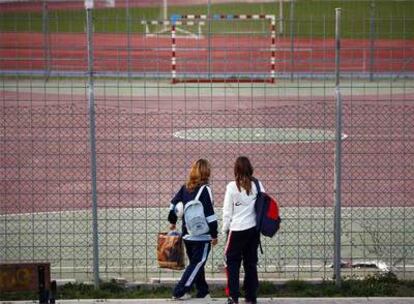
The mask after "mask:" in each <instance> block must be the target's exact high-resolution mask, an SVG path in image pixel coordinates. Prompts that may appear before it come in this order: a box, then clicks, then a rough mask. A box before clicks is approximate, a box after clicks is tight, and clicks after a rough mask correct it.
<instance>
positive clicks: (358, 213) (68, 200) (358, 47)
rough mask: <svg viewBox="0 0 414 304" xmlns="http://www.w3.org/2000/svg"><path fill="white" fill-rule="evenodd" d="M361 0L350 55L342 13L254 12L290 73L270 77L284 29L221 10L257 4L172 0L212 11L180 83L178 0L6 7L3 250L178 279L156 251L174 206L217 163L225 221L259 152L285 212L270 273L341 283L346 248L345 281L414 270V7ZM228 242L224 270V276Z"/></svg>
mask: <svg viewBox="0 0 414 304" xmlns="http://www.w3.org/2000/svg"><path fill="white" fill-rule="evenodd" d="M345 2H346V1H344V2H341V3H339V4H341V5H342V6H343V7H344V8H343V9H342V18H341V21H342V22H341V25H340V26H341V40H340V41H341V43H340V51H341V52H340V61H339V57H338V58H337V60H335V54H339V53H336V51H338V49H339V44H338V43H335V35H334V34H335V23H334V21H335V20H334V18H333V16H334V10H331V12H330V15H318V16H315V17H314V16H313V15H312V14H308V15H306V16H304V15H303V12H304V11H306V10H310V9H311V8H310V7H309V6H306V5H307V4H305V3H306V1H304V2H303V1H296V2H291V3H285V4H284V6H283V8H284V12H283V14H282V15H281V14H280V12H279V9H280V6H279V3H266V4H260V5H256V6H255V7H253V8H251V7H247V8H249V9H251V10H252V11H249V13H251V14H265V13H266V14H269V15H274V16H276V22H275V24H276V33H277V35H276V37H275V49H276V50H275V58H274V62H275V83H267V82H262V83H259V82H257V81H255V80H257V79H264V78H269V75H271V74H270V72H271V65H272V63H273V59H272V41H271V38H272V28H269V26H268V24H267V23H265V22H263V21H261V20H260V18H259V20H249V21H248V22H246V23H242V22H236V21H235V20H232V19H231V18H226V19H224V18H222V17H220V18H218V17H212V16H214V15H217V14H222V15H223V16H224V15H226V16H233V17H234V16H236V15H237V16H239V15H242V14H243V12H242V11H241V10H242V9H245V10H247V8H245V7H244V5H250V4H244V3H242V4H237V5H233V6H230V9H231V10H232V11H229V8H228V7H227V6H226V5H227V4H220V5H217V6H215V5H213V6H212V7H211V8H210V7H209V8H208V10H207V9H206V10H204V9H205V8H206V7H201V8H200V7H198V8H197V7H195V8H193V7H191V9H193V10H195V11H194V12H188V11H185V12H184V8H183V7H179V6H178V7H174V10H177V11H174V13H176V14H181V15H188V14H192V13H193V14H194V15H197V14H198V15H202V14H206V11H208V12H210V15H211V17H210V19H209V17H208V15H209V14H208V13H207V16H206V19H205V20H204V21H203V22H204V23H203V24H201V25H200V24H194V25H190V24H180V25H177V28H179V29H180V30H178V31H177V33H176V35H177V36H176V37H175V39H176V41H175V42H176V47H175V52H176V54H175V56H176V58H175V62H176V69H177V70H176V71H177V75H179V77H183V78H185V79H191V80H192V82H191V83H189V82H184V83H178V84H173V83H172V81H171V80H172V76H171V75H172V73H171V71H172V58H173V57H174V56H173V54H172V52H173V51H174V50H173V42H172V38H171V26H167V27H165V26H164V25H165V24H166V23H170V25H171V23H172V22H174V20H175V21H177V19H173V18H169V17H170V16H171V15H172V14H171V13H169V15H168V16H169V17H168V18H167V20H165V18H163V17H162V16H163V14H164V8H161V7H155V8H154V7H153V8H149V9H147V8H143V7H142V6H139V5H140V2H139V1H131V0H130V1H129V2H128V1H125V2H122V3H121V2H119V3H118V4H117V5H119V6H118V7H115V8H96V7H95V8H93V9H89V10H88V11H87V12H86V11H85V8H84V7H82V6H81V7H71V8H70V9H67V8H66V9H65V8H62V7H60V8H59V7H58V5H63V4H62V3H59V4H58V3H54V2H46V1H45V2H43V5H41V6H39V5H38V4H34V3H30V2H28V4H27V5H28V7H26V10H25V11H22V7H21V6H18V7H19V9H18V10H17V11H16V9H15V10H13V9H12V8H13V5H11V4H8V5H7V6H5V5H3V4H0V9H1V12H0V76H1V87H0V96H1V106H0V115H1V119H0V122H1V132H0V141H1V144H0V159H1V161H0V176H1V177H0V181H1V188H0V262H9V261H21V262H26V261H49V262H51V265H52V277H53V278H61V279H65V278H75V279H77V280H79V281H90V280H94V281H95V282H97V281H98V278H101V279H104V280H105V279H111V278H118V277H123V278H126V279H128V280H132V281H149V280H151V279H157V280H160V279H161V280H162V279H165V278H171V277H174V278H175V277H178V276H179V275H180V272H169V271H166V270H160V269H159V268H158V265H157V262H156V255H155V249H156V235H157V233H158V232H160V231H165V230H166V229H167V228H168V225H167V220H166V218H167V213H168V206H169V201H170V200H171V198H172V196H173V194H174V193H175V191H177V189H178V188H179V186H180V185H181V184H182V183H183V182H184V180H185V178H186V176H187V170H188V168H189V166H190V164H191V163H192V162H193V161H194V160H196V159H197V158H199V157H205V158H207V159H209V161H210V162H211V164H212V166H213V170H212V179H211V185H212V189H213V192H214V197H215V209H216V213H217V215H218V216H219V221H220V219H221V207H222V201H223V197H224V191H225V187H226V184H227V183H228V182H229V181H231V180H232V179H233V163H234V161H235V159H236V157H237V156H239V155H247V156H249V158H251V160H252V163H253V165H254V167H255V175H256V176H257V177H258V178H260V179H261V180H262V182H263V184H264V186H265V188H266V190H267V191H268V192H270V193H272V194H273V195H275V196H276V198H277V199H278V201H279V202H280V204H281V208H282V216H283V223H282V229H281V231H280V232H279V233H278V234H277V236H276V237H274V238H272V239H263V245H264V254H263V255H260V257H259V259H260V262H259V271H260V276H261V278H270V279H278V278H283V279H286V278H287V279H290V278H301V279H306V278H324V279H330V278H332V277H333V275H334V269H333V262H334V255H335V254H336V255H337V257H338V258H337V259H336V262H337V265H338V263H341V265H342V268H341V269H338V268H337V269H336V272H337V273H338V271H339V270H340V271H341V272H342V276H344V275H366V274H369V273H372V272H373V271H393V272H395V273H396V274H397V275H398V276H399V277H401V278H412V277H413V273H414V195H413V189H414V178H413V177H414V167H413V164H414V153H413V146H414V138H413V135H412V134H414V132H413V128H414V79H413V78H414V77H413V76H414V62H413V60H412V58H413V56H414V32H413V28H414V26H412V25H413V24H414V16H411V15H409V14H408V9H407V8H406V7H405V6H404V5H407V4H406V3H405V2H404V1H403V2H398V3H397V2H396V3H394V4H393V5H395V6H396V7H395V8H394V7H392V10H391V11H392V12H393V13H395V14H396V13H397V12H399V11H401V9H400V8H399V6H403V7H404V8H405V9H406V10H407V15H403V16H402V17H401V16H399V15H398V16H395V15H393V16H391V15H388V14H386V12H385V11H384V7H383V6H381V5H385V4H381V3H382V2H381V1H377V2H375V3H376V6H372V5H370V3H366V5H367V7H366V10H365V11H364V12H366V14H357V13H356V11H351V10H350V8H349V7H348V6H347V5H348V4H346V3H345ZM329 3H330V2H329V1H325V2H322V1H321V4H320V5H318V6H317V8H318V9H319V10H321V9H322V8H323V7H324V5H332V4H329ZM335 3H336V4H337V5H338V6H339V4H338V1H335ZM372 3H374V2H372ZM31 5H32V6H31ZM72 5H74V4H73V3H72ZM82 5H83V3H82ZM133 5H136V6H138V8H137V7H136V6H133ZM358 5H359V4H358ZM408 5H409V4H408ZM32 7H34V8H33V9H31V8H32ZM57 7H58V8H57ZM259 8H260V9H259ZM358 8H359V9H362V6H360V7H357V8H356V9H358ZM27 9H30V11H29V12H28V11H27ZM381 9H382V10H381ZM180 10H183V12H181V11H180ZM145 12H147V13H148V15H145V16H144V15H143V14H144V13H145ZM244 13H246V12H244ZM280 16H281V17H280ZM151 21H156V22H151ZM147 25H148V26H147ZM280 25H282V27H280ZM335 62H337V64H336V65H335ZM339 62H340V64H339ZM335 68H337V70H335ZM339 72H340V74H339ZM339 76H340V77H339ZM335 77H336V78H335ZM209 79H216V80H217V79H220V81H211V82H206V80H209ZM246 80H247V81H246ZM335 80H336V81H335ZM339 81H340V83H339ZM339 93H340V94H339ZM339 96H340V97H341V98H340V101H341V103H342V113H341V112H340V111H338V107H337V104H336V101H337V100H339V99H336V98H337V97H339ZM339 120H341V121H342V124H339V125H338V124H337V122H338V121H339ZM339 126H341V127H342V131H341V130H339ZM338 144H341V158H340V160H341V161H339V159H338V158H335V153H337V152H338ZM335 161H336V167H335ZM338 168H339V169H340V172H341V174H340V176H338V175H337V176H336V177H339V178H337V179H335V172H338V171H337V170H338ZM335 181H336V189H340V192H337V193H336V194H337V199H338V196H339V195H340V199H341V206H340V207H341V208H338V207H337V208H336V211H335V199H334V189H335V187H334V183H335ZM338 186H340V187H338ZM94 206H96V208H94ZM335 212H336V214H337V215H338V217H337V220H339V219H340V220H341V226H340V227H339V226H337V227H336V229H335V225H334V215H335ZM338 212H339V214H340V216H339V214H338ZM337 223H338V222H337ZM339 228H341V229H339ZM334 233H336V238H334ZM339 239H340V243H338V241H339ZM335 241H337V244H338V245H340V246H337V247H336V250H335ZM224 242H225V240H224V236H220V240H219V245H218V247H216V248H214V249H213V251H212V254H211V255H210V257H209V261H208V263H207V272H208V276H210V277H224V273H223V250H224V248H223V247H224ZM339 253H340V254H339ZM338 254H339V255H338ZM339 257H340V258H341V259H339ZM337 278H338V275H337Z"/></svg>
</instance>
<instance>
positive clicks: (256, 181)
mask: <svg viewBox="0 0 414 304" xmlns="http://www.w3.org/2000/svg"><path fill="white" fill-rule="evenodd" d="M253 182H254V184H255V185H256V189H257V194H259V193H260V192H262V191H261V190H260V184H259V180H258V179H257V178H253ZM260 235H261V234H260V231H259V247H260V253H261V254H263V247H262V241H261V239H260Z"/></svg>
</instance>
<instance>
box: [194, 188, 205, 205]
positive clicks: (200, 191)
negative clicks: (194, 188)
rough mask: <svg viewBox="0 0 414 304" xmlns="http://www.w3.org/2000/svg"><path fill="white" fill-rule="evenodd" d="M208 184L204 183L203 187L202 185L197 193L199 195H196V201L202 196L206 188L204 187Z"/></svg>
mask: <svg viewBox="0 0 414 304" xmlns="http://www.w3.org/2000/svg"><path fill="white" fill-rule="evenodd" d="M205 186H206V185H202V186H201V187H200V190H198V193H197V195H196V197H195V198H194V199H195V200H196V201H198V200H199V198H200V196H201V193H202V192H203V190H204V187H205Z"/></svg>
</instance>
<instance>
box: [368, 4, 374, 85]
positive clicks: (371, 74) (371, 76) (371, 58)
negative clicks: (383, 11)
mask: <svg viewBox="0 0 414 304" xmlns="http://www.w3.org/2000/svg"><path fill="white" fill-rule="evenodd" d="M370 12H371V14H370V22H369V41H370V44H369V81H373V80H374V58H375V3H374V1H372V2H371V9H370Z"/></svg>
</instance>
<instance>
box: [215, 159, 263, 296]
mask: <svg viewBox="0 0 414 304" xmlns="http://www.w3.org/2000/svg"><path fill="white" fill-rule="evenodd" d="M234 176H235V181H232V182H230V183H229V184H228V185H227V187H226V194H225V196H224V204H223V228H222V232H223V234H228V237H227V243H226V247H225V252H224V253H225V256H226V274H227V287H226V294H227V296H228V302H227V303H229V304H233V303H238V301H239V296H240V293H239V274H240V266H241V263H242V261H243V268H244V284H243V289H244V291H245V294H244V297H245V299H246V301H245V303H250V304H253V303H256V301H257V300H256V299H257V289H258V287H259V281H258V277H257V248H258V246H259V232H258V231H257V230H256V212H255V208H254V205H255V201H256V196H257V193H258V189H256V185H255V183H254V177H253V167H252V165H251V163H250V161H249V159H248V158H247V157H245V156H240V157H239V158H237V160H236V163H235V165H234ZM259 186H260V188H261V189H260V190H261V191H262V192H264V189H263V185H262V184H261V183H260V182H259Z"/></svg>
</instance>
